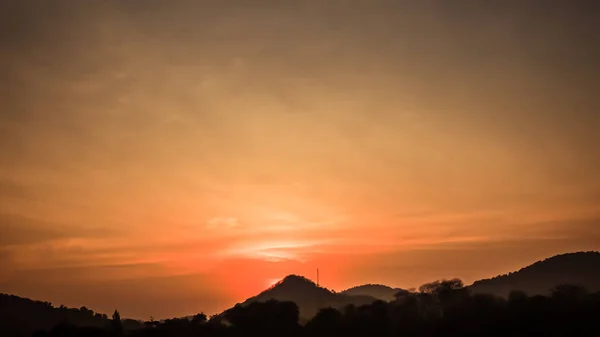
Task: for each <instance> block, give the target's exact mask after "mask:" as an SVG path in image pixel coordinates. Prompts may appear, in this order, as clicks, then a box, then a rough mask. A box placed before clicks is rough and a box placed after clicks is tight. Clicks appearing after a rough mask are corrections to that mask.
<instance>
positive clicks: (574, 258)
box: [469, 252, 600, 297]
mask: <svg viewBox="0 0 600 337" xmlns="http://www.w3.org/2000/svg"><path fill="white" fill-rule="evenodd" d="M563 284H571V285H578V286H582V287H584V288H586V289H587V290H589V291H592V292H595V291H600V252H578V253H568V254H562V255H556V256H553V257H550V258H547V259H545V260H543V261H538V262H536V263H534V264H532V265H530V266H527V267H525V268H522V269H520V270H519V271H516V272H512V273H508V274H505V275H500V276H496V277H493V278H490V279H484V280H480V281H476V282H474V283H473V284H472V285H471V286H470V287H469V288H470V290H471V291H472V292H474V293H488V294H494V295H498V296H504V297H505V296H508V294H509V293H510V292H511V291H513V290H520V291H523V292H525V293H526V294H528V295H548V294H549V293H550V291H551V289H552V288H554V287H556V286H558V285H563Z"/></svg>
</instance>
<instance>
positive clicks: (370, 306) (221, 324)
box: [0, 252, 600, 337]
mask: <svg viewBox="0 0 600 337" xmlns="http://www.w3.org/2000/svg"><path fill="white" fill-rule="evenodd" d="M599 262H600V253H598V252H585V253H573V254H564V255H559V256H555V257H552V258H549V259H546V260H543V261H540V262H537V263H534V264H533V265H531V266H529V267H525V268H523V269H521V270H519V271H518V272H515V273H510V274H508V275H502V276H499V277H495V278H492V279H489V280H482V281H478V282H475V283H474V284H473V285H471V286H469V287H465V286H464V285H463V283H462V281H461V280H459V279H453V280H439V281H435V282H431V283H428V284H424V285H422V286H421V287H419V290H418V291H406V290H402V289H394V288H390V287H387V286H384V285H364V286H359V287H354V288H350V289H348V290H346V291H343V292H341V293H336V292H333V291H330V290H328V289H325V288H321V287H318V286H317V285H316V284H315V283H314V282H312V281H310V280H308V279H306V278H304V277H301V276H296V275H290V276H288V277H286V278H285V279H283V280H282V281H280V282H279V283H277V284H276V285H274V286H273V287H271V288H269V289H267V290H265V291H264V292H262V293H260V294H259V295H257V296H255V297H252V298H250V299H248V300H246V301H245V302H243V303H240V304H238V305H236V306H234V307H233V308H231V309H228V310H226V311H225V312H223V313H221V314H219V315H215V316H213V317H211V318H210V319H208V318H207V317H206V315H204V314H198V315H196V316H193V317H189V318H176V319H169V320H165V321H160V322H156V321H150V322H138V321H133V320H121V318H120V316H119V314H118V312H116V311H115V313H114V314H113V316H112V318H109V317H107V316H106V315H103V314H98V313H94V312H93V311H91V310H89V309H87V308H85V307H82V308H80V309H69V308H65V307H63V306H61V307H58V308H56V307H53V306H52V305H51V304H50V303H47V302H37V301H31V300H28V299H23V298H19V297H16V296H11V295H1V296H0V336H3V337H4V336H7V337H16V336H19V337H27V336H32V335H33V336H36V337H59V336H60V337H62V336H72V337H76V336H98V337H122V336H132V337H163V336H164V337H167V336H175V337H177V336H181V337H188V336H189V337H194V336H196V337H201V336H206V337H211V336H223V337H238V336H252V337H254V336H292V337H294V336H297V337H301V336H306V337H308V336H323V337H325V336H334V337H335V336H340V337H341V336H344V337H346V336H349V337H352V336H361V337H362V336H365V337H366V336H369V337H370V336H431V337H434V336H484V337H485V336H507V337H508V336H556V337H562V336H565V337H566V336H569V337H571V336H582V337H587V336H590V337H591V336H594V337H597V336H600V320H599V319H598V317H600V291H599V290H598V289H597V288H595V289H586V288H585V287H584V286H583V285H585V284H591V285H595V286H596V287H598V286H599V285H598V283H594V282H595V281H594V280H596V277H598V275H599V274H600V273H599V272H600V263H599ZM582 268H585V271H582ZM565 273H568V274H569V275H567V274H565ZM541 278H546V279H545V280H544V281H543V282H542V281H541ZM514 280H517V281H518V282H517V281H514ZM523 280H526V281H527V282H525V281H523ZM563 281H573V282H566V283H565V282H563ZM510 282H514V283H512V285H515V286H517V287H521V286H522V287H530V288H528V290H529V293H527V292H525V291H523V290H516V288H515V290H512V291H508V293H507V294H506V296H504V297H502V296H497V295H494V294H492V293H489V294H483V293H481V292H482V291H483V290H482V289H485V288H482V285H485V286H487V287H489V288H487V289H507V288H506V287H507V286H505V284H507V283H510ZM519 282H522V283H519ZM498 284H500V285H501V286H498ZM549 284H552V286H550V287H549V288H547V289H546V290H544V288H543V287H546V286H547V285H549ZM492 286H493V287H492ZM534 286H535V287H534ZM494 287H499V288H494ZM396 290H398V291H396ZM391 291H396V292H395V294H394V296H393V299H392V300H390V301H383V300H379V299H377V298H375V296H366V295H364V294H375V293H378V294H380V295H385V296H388V295H389V293H390V292H391Z"/></svg>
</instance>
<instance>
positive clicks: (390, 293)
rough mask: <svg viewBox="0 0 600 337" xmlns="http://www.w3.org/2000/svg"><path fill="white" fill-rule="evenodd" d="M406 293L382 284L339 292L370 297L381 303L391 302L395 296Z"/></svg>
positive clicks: (364, 285)
mask: <svg viewBox="0 0 600 337" xmlns="http://www.w3.org/2000/svg"><path fill="white" fill-rule="evenodd" d="M401 292H406V290H404V289H400V288H392V287H389V286H386V285H383V284H363V285H360V286H356V287H352V288H349V289H346V290H344V291H342V292H341V294H344V295H349V296H370V297H373V298H376V299H378V300H382V301H386V302H389V301H393V300H394V299H395V298H396V294H398V293H401Z"/></svg>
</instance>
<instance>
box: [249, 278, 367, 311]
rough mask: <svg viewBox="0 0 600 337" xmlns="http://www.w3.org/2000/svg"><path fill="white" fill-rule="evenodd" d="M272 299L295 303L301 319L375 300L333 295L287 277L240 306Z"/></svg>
mask: <svg viewBox="0 0 600 337" xmlns="http://www.w3.org/2000/svg"><path fill="white" fill-rule="evenodd" d="M272 299H274V300H278V301H292V302H295V303H296V304H297V305H298V308H299V309H300V316H301V317H303V318H310V317H312V316H314V315H315V314H316V313H317V312H318V311H319V309H321V308H326V307H332V308H343V307H344V306H346V305H348V304H354V305H363V304H371V303H372V302H374V301H376V300H377V298H374V297H371V296H365V295H350V294H343V293H335V292H332V291H330V290H328V289H326V288H322V287H319V286H317V285H316V284H315V283H314V282H313V281H311V280H309V279H307V278H305V277H302V276H297V275H289V276H286V277H285V278H284V279H283V280H281V281H279V282H278V283H276V284H275V285H273V286H272V287H270V288H269V289H267V290H265V291H263V292H261V293H260V294H258V295H256V296H254V297H251V298H249V299H247V300H246V301H244V302H243V303H242V304H241V305H248V304H249V303H252V302H267V301H268V300H272Z"/></svg>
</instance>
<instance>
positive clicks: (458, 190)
mask: <svg viewBox="0 0 600 337" xmlns="http://www.w3.org/2000/svg"><path fill="white" fill-rule="evenodd" d="M0 6H1V7H2V10H0V50H1V51H0V74H2V78H3V80H2V81H0V234H1V235H0V292H4V293H13V294H17V295H19V296H24V297H29V298H34V299H39V300H46V301H51V302H52V303H53V304H55V305H57V306H58V305H60V304H65V305H68V306H74V307H80V306H83V305H85V306H87V307H88V308H90V309H93V310H97V311H100V312H106V313H110V312H112V311H113V310H114V309H119V311H120V312H121V315H122V316H125V317H134V318H140V319H149V317H150V316H153V317H157V318H159V317H160V318H162V317H175V316H183V315H190V314H195V313H198V312H201V311H203V312H206V313H216V312H219V311H221V310H223V309H226V308H228V307H230V306H231V305H233V304H235V303H237V302H241V301H243V300H244V299H245V298H247V297H250V296H253V295H255V294H257V293H258V292H260V291H261V290H263V289H265V288H266V287H268V286H269V285H270V284H272V283H273V282H275V281H277V280H278V279H280V278H282V277H284V276H286V275H288V274H299V275H304V276H306V277H308V278H310V279H315V278H316V269H317V268H319V269H320V283H321V285H323V286H325V287H327V288H329V289H334V290H337V291H340V290H343V289H344V288H348V287H351V286H354V285H358V284H362V283H383V284H388V285H391V286H397V287H403V288H411V287H418V286H419V285H420V284H422V283H425V282H428V281H433V280H436V279H440V278H448V277H460V278H462V279H463V280H464V281H465V282H466V283H470V282H473V281H474V280H477V279H480V278H486V277H492V276H495V275H497V274H502V273H507V272H509V271H514V270H516V269H518V268H520V267H523V266H525V265H527V264H530V263H533V262H535V261H537V260H540V259H543V258H545V257H549V256H552V255H555V254H558V253H565V252H573V251H582V250H599V249H600V171H599V170H598V167H600V151H599V150H598V147H599V144H600V131H599V130H600V97H599V95H598V88H600V63H599V62H598V60H599V59H600V43H599V42H598V40H597V36H598V34H600V19H599V17H598V15H599V14H598V13H600V8H599V7H600V4H598V2H597V1H592V0H590V1H585V0H581V1H552V0H548V1H541V0H540V1H534V0H530V1H510V0H509V1H467V0H460V1H452V2H450V1H441V0H439V1H433V0H428V1H401V0H394V1H392V0H389V1H387V0H373V1H358V0H356V1H352V0H345V1H342V0H339V1H333V0H331V1H316V0H314V1H310V0H298V1H275V0H271V1H269V0H255V1H251V0H245V1H241V0H240V1H234V0H230V1H216V0H215V1H201V0H198V1H158V0H146V1H140V0H127V1H126V0H122V1H115V0H110V1H95V0H89V1H74V0H73V1H63V0H57V1H41V0H40V1H35V0H34V1H18V0H9V1H3V2H2V5H0Z"/></svg>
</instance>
